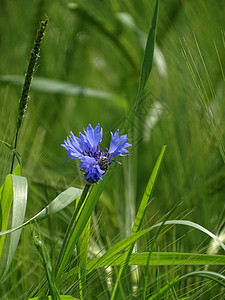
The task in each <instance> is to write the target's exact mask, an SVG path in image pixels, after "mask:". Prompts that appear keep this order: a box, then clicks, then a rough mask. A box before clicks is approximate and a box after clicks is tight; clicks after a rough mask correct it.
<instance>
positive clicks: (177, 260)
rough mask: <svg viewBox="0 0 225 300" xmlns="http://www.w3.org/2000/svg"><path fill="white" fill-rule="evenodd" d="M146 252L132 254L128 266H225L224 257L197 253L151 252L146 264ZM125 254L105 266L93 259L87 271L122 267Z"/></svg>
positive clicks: (116, 256)
mask: <svg viewBox="0 0 225 300" xmlns="http://www.w3.org/2000/svg"><path fill="white" fill-rule="evenodd" d="M148 254H149V253H148V252H142V253H132V254H131V257H130V260H129V265H144V266H146V265H147V263H148V264H149V265H150V266H168V265H182V266H184V265H185V266H186V265H222V266H224V265H225V255H209V254H198V253H177V252H152V254H151V257H150V260H149V262H148ZM124 259H125V254H117V255H115V256H114V257H111V258H110V259H108V261H107V265H106V264H105V263H102V262H98V261H99V260H100V258H94V259H93V260H91V261H90V262H89V263H88V264H87V269H89V268H90V267H91V266H92V265H94V264H96V265H97V267H106V266H120V265H123V263H124Z"/></svg>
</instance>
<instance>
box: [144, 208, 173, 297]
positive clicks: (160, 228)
mask: <svg viewBox="0 0 225 300" xmlns="http://www.w3.org/2000/svg"><path fill="white" fill-rule="evenodd" d="M177 206H178V205H176V206H175V207H174V208H173V209H172V210H171V211H170V212H169V213H168V215H167V216H166V217H165V218H164V220H163V222H162V224H161V225H160V227H159V229H158V230H157V233H156V235H155V237H154V239H153V242H152V245H151V249H150V251H149V252H148V257H147V261H146V268H145V275H144V287H143V294H142V299H143V300H145V299H146V292H147V286H148V281H149V276H148V272H149V268H150V264H149V262H150V259H151V254H152V252H153V250H154V247H155V244H156V241H157V239H158V237H159V234H160V232H161V230H162V228H163V226H164V224H165V222H166V221H167V220H168V219H169V217H170V216H171V215H172V213H173V212H174V211H175V209H176V208H177Z"/></svg>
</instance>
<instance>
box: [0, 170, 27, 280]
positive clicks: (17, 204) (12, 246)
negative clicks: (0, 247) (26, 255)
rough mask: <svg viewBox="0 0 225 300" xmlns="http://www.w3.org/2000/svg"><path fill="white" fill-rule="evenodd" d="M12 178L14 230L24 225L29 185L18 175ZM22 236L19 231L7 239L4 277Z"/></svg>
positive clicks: (3, 265)
mask: <svg viewBox="0 0 225 300" xmlns="http://www.w3.org/2000/svg"><path fill="white" fill-rule="evenodd" d="M10 177H11V181H12V187H13V199H12V222H11V224H10V225H11V226H10V227H12V228H14V227H17V226H19V225H20V224H22V223H23V221H24V217H25V212H26V206H27V189H28V184H27V180H26V178H25V177H21V176H17V175H10ZM20 235H21V230H17V231H16V232H13V233H11V234H10V235H9V236H8V237H7V239H6V241H7V243H6V247H5V248H4V252H5V253H6V255H3V257H2V258H3V262H1V271H2V269H4V273H3V277H4V276H5V275H6V273H7V272H8V269H9V266H10V264H11V262H12V259H13V256H14V254H15V252H16V248H17V246H18V243H19V239H20ZM2 238H3V237H2ZM3 254H4V253H3Z"/></svg>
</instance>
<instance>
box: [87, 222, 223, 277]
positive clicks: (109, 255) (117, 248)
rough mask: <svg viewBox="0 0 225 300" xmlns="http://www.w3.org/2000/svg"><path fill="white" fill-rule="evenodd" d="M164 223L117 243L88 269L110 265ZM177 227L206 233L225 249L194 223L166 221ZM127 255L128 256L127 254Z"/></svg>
mask: <svg viewBox="0 0 225 300" xmlns="http://www.w3.org/2000/svg"><path fill="white" fill-rule="evenodd" d="M162 223H163V222H161V223H158V224H155V225H153V226H151V227H149V228H147V229H144V230H141V231H138V232H137V233H133V234H131V235H130V236H129V237H127V238H125V239H123V240H121V241H120V242H118V243H116V244H115V245H113V246H112V247H111V248H110V249H109V250H108V251H107V252H105V253H104V254H103V255H102V256H101V257H100V258H98V260H92V261H90V262H89V263H88V264H87V268H90V271H92V270H94V269H95V268H97V267H98V266H101V265H102V264H103V265H105V266H108V265H110V264H109V262H111V261H112V260H113V259H116V255H117V254H118V253H119V252H121V251H123V250H124V249H126V248H127V247H129V246H130V245H132V244H133V243H134V242H136V241H137V239H139V238H140V237H141V236H143V235H144V234H146V233H148V232H149V231H151V230H152V229H154V228H156V227H160V226H161V225H162ZM172 224H173V225H175V224H179V225H185V226H189V227H192V228H196V229H198V230H200V231H202V232H204V233H206V234H207V235H209V236H210V237H212V238H214V239H215V240H216V241H217V242H218V243H219V245H220V246H221V247H222V248H223V249H225V245H224V244H223V243H222V242H221V241H220V240H219V239H218V238H217V237H216V236H215V235H214V234H213V233H212V232H210V231H209V230H207V229H205V228H204V227H202V226H200V225H198V224H196V223H194V222H190V221H185V220H170V221H166V222H165V223H164V226H165V225H172ZM125 255H126V254H125Z"/></svg>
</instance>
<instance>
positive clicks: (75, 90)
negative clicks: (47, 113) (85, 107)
mask: <svg viewBox="0 0 225 300" xmlns="http://www.w3.org/2000/svg"><path fill="white" fill-rule="evenodd" d="M23 80H24V78H23V76H17V75H4V76H1V77H0V82H2V83H10V84H13V85H16V86H21V85H22V84H23ZM31 89H32V90H35V91H39V92H43V93H49V94H62V95H71V96H84V97H87V98H97V99H104V100H110V101H113V102H115V103H116V104H117V105H119V106H126V105H127V101H126V100H125V99H124V98H122V97H120V96H118V95H116V94H113V93H109V92H104V91H100V90H95V89H91V88H88V87H82V86H78V85H76V84H73V83H69V82H65V81H59V80H55V79H48V78H43V77H35V78H33V81H32V85H31Z"/></svg>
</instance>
